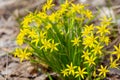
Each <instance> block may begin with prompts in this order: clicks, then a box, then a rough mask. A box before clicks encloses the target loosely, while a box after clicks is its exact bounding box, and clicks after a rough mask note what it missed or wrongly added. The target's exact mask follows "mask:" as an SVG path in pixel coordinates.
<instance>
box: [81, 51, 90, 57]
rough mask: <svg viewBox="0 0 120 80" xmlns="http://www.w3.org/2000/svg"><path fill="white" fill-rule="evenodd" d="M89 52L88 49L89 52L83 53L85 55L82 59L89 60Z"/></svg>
mask: <svg viewBox="0 0 120 80" xmlns="http://www.w3.org/2000/svg"><path fill="white" fill-rule="evenodd" d="M89 54H90V53H89V52H88V49H87V51H83V55H82V57H84V58H85V59H87V58H89Z"/></svg>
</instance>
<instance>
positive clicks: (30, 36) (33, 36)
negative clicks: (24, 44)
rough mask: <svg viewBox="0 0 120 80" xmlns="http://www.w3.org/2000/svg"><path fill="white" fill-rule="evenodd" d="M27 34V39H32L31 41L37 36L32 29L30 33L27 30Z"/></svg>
mask: <svg viewBox="0 0 120 80" xmlns="http://www.w3.org/2000/svg"><path fill="white" fill-rule="evenodd" d="M28 34H29V35H28V38H32V39H33V38H35V37H36V35H37V33H36V32H35V30H34V29H32V30H31V31H30V30H29V32H28Z"/></svg>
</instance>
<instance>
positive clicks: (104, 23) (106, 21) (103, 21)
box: [100, 16, 112, 26]
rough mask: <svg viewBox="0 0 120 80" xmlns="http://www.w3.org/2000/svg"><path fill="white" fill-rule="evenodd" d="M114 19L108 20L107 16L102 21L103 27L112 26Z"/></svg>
mask: <svg viewBox="0 0 120 80" xmlns="http://www.w3.org/2000/svg"><path fill="white" fill-rule="evenodd" d="M111 20H112V18H107V17H106V16H104V17H102V18H101V19H100V21H101V24H102V25H106V26H109V25H110V24H111Z"/></svg>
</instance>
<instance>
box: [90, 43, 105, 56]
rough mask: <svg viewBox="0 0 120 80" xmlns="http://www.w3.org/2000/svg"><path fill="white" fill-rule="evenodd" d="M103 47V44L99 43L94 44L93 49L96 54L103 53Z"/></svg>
mask: <svg viewBox="0 0 120 80" xmlns="http://www.w3.org/2000/svg"><path fill="white" fill-rule="evenodd" d="M102 48H103V46H101V45H100V44H99V43H98V44H96V45H94V46H93V50H92V52H94V54H102V52H101V49H102Z"/></svg>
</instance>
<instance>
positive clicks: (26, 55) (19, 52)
mask: <svg viewBox="0 0 120 80" xmlns="http://www.w3.org/2000/svg"><path fill="white" fill-rule="evenodd" d="M27 50H28V47H26V48H25V49H24V50H23V49H20V48H17V49H16V50H15V52H14V55H15V56H17V57H19V58H20V62H22V61H23V60H24V59H26V60H28V59H29V57H30V56H31V55H32V53H30V52H28V51H27Z"/></svg>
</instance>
